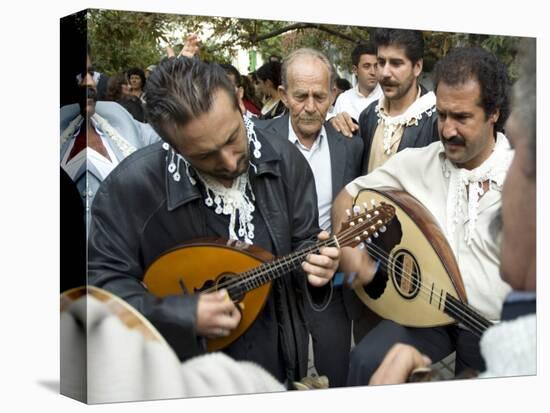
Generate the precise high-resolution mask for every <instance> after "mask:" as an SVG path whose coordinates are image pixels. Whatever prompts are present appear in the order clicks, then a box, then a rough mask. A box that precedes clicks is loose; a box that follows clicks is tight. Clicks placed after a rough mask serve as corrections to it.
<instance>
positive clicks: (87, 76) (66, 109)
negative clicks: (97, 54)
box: [60, 55, 159, 224]
mask: <svg viewBox="0 0 550 413" xmlns="http://www.w3.org/2000/svg"><path fill="white" fill-rule="evenodd" d="M78 78H79V79H80V83H79V85H78V86H79V87H78V102H79V103H74V104H71V105H66V106H63V107H62V108H61V110H60V120H61V128H60V129H61V130H60V133H61V167H62V168H63V169H64V170H65V172H67V174H68V175H69V176H70V177H71V179H72V180H73V181H74V182H75V184H76V186H77V189H78V192H79V194H80V196H81V198H82V201H83V202H84V206H85V211H86V222H87V224H89V222H90V208H91V205H92V201H93V199H94V197H95V194H96V193H97V190H98V187H99V185H100V183H101V182H102V181H103V180H104V179H105V178H106V177H107V176H108V175H109V173H111V171H112V170H113V169H114V168H115V167H116V166H117V165H118V164H119V163H120V162H121V161H122V160H123V159H124V158H125V157H126V156H128V155H130V154H131V153H132V152H134V151H135V150H136V149H138V148H141V147H143V146H146V145H149V144H151V143H153V142H156V141H158V140H159V137H158V135H157V134H156V133H155V131H154V130H153V128H151V127H150V126H149V125H147V124H145V123H141V122H138V121H136V120H135V119H134V118H133V117H132V115H130V113H128V112H127V111H126V109H124V108H123V107H122V106H120V105H119V104H118V103H115V102H103V101H102V102H97V101H96V100H97V91H96V84H95V82H94V79H93V71H92V69H91V63H90V58H89V55H88V56H87V57H86V70H85V71H83V73H82V74H80V76H79V77H78ZM75 100H76V97H75Z"/></svg>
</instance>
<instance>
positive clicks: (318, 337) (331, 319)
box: [305, 286, 351, 387]
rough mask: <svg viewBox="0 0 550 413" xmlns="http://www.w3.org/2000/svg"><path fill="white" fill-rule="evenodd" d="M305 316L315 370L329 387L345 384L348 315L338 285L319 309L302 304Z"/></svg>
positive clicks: (346, 374)
mask: <svg viewBox="0 0 550 413" xmlns="http://www.w3.org/2000/svg"><path fill="white" fill-rule="evenodd" d="M305 319H306V323H307V328H308V331H309V333H310V334H311V339H312V342H313V356H314V358H315V369H316V370H317V373H319V375H321V376H323V375H324V376H327V377H328V379H329V386H330V387H342V386H345V385H346V378H347V376H348V366H349V354H350V348H351V319H350V318H349V316H348V314H347V312H346V309H345V306H344V300H343V295H342V287H341V286H335V287H334V289H333V293H332V299H331V301H330V303H329V305H328V306H327V308H325V309H324V310H323V311H314V310H313V309H312V308H311V307H310V306H309V305H305Z"/></svg>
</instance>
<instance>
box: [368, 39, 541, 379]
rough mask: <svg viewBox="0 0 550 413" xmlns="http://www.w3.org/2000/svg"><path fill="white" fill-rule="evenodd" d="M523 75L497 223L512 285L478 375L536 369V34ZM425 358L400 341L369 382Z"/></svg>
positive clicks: (399, 375)
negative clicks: (510, 154)
mask: <svg viewBox="0 0 550 413" xmlns="http://www.w3.org/2000/svg"><path fill="white" fill-rule="evenodd" d="M519 57H520V58H521V60H520V61H521V67H520V72H521V73H520V77H519V79H518V80H517V82H516V83H515V84H514V88H513V95H512V96H513V109H512V113H511V114H510V118H509V119H508V122H507V124H506V130H507V131H508V137H509V138H510V142H511V143H512V144H513V146H514V150H515V154H514V159H513V161H512V164H511V166H510V169H509V171H508V174H507V175H506V180H505V182H504V186H503V192H502V210H501V212H500V214H499V215H498V216H497V217H496V219H495V222H494V224H496V225H495V226H494V229H495V236H497V233H498V235H501V236H502V238H501V246H500V256H501V266H500V273H501V276H502V278H503V279H504V280H505V281H506V282H508V283H509V284H510V285H511V286H512V287H513V288H514V291H512V292H511V293H510V295H508V296H507V298H506V302H505V303H504V306H503V311H502V320H503V322H501V323H499V324H498V325H495V326H493V327H491V328H489V329H488V330H487V331H486V332H485V333H484V334H483V337H482V338H481V350H482V354H483V357H484V359H485V361H486V367H487V369H486V370H485V371H484V372H483V373H482V374H481V375H480V377H504V376H520V375H533V374H536V372H537V342H536V341H537V335H536V295H535V291H536V286H537V271H536V270H537V268H536V266H537V259H536V258H537V236H536V235H537V234H536V232H537V231H536V229H537V228H536V227H537V225H536V221H537V220H536V216H537V213H536V212H537V211H536V204H537V168H536V163H537V162H536V161H537V152H536V123H537V122H536V47H535V40H534V39H524V40H523V43H522V44H521V49H520V54H519ZM427 364H429V362H428V363H427V360H426V359H425V357H423V355H422V354H421V353H420V352H419V351H418V350H417V349H415V348H414V347H412V346H410V345H406V344H396V345H395V346H394V347H393V348H392V350H390V351H389V352H388V354H387V356H386V357H385V359H384V362H383V363H382V365H381V366H380V367H379V368H378V369H377V371H376V373H375V374H374V375H373V377H372V379H371V383H370V384H397V383H403V382H404V381H405V380H406V379H407V378H408V377H409V376H410V374H411V373H412V371H413V370H414V369H415V368H418V367H426V366H427Z"/></svg>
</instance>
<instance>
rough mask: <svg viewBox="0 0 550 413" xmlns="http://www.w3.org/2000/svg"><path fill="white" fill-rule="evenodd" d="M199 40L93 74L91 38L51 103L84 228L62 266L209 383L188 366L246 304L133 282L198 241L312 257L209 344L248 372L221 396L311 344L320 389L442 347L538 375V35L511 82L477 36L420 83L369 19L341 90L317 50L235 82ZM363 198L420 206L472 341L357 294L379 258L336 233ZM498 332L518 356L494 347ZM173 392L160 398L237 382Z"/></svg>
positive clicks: (419, 43)
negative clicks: (82, 66) (453, 267)
mask: <svg viewBox="0 0 550 413" xmlns="http://www.w3.org/2000/svg"><path fill="white" fill-rule="evenodd" d="M199 50H200V42H199V39H198V38H197V37H196V36H194V35H191V36H189V37H188V38H187V39H186V42H185V44H184V47H183V48H182V50H181V52H180V53H179V54H178V55H177V56H176V54H175V53H174V51H173V50H172V49H171V48H168V49H167V55H168V56H167V57H166V58H164V59H163V60H161V61H160V62H158V63H157V64H155V65H154V67H148V68H147V70H146V71H144V70H142V69H140V68H132V69H129V70H128V71H127V72H126V73H123V74H118V75H114V76H110V77H109V79H108V80H107V79H105V78H104V76H102V75H101V74H98V73H97V72H94V70H93V67H92V61H93V51H91V50H89V49H88V51H87V55H88V56H87V57H88V58H87V65H86V70H83V71H82V73H81V74H80V75H78V77H77V79H76V81H77V82H78V85H79V87H80V89H79V90H80V96H81V98H80V99H79V101H78V103H75V104H73V105H66V106H63V107H62V108H61V127H60V135H61V168H62V174H63V175H64V176H65V177H66V178H65V179H64V180H63V181H62V182H69V184H67V185H68V186H70V182H73V183H74V186H75V191H74V197H73V199H76V200H78V201H75V202H74V203H78V202H81V205H80V206H79V208H80V210H81V211H82V212H81V214H80V215H81V218H82V219H81V221H82V222H83V223H84V222H85V230H84V231H81V234H83V235H81V236H82V237H85V239H86V242H84V245H87V254H86V255H85V256H84V257H83V259H86V258H87V268H86V266H84V267H85V269H84V270H82V268H83V267H82V265H81V266H80V267H78V269H77V270H76V271H86V276H87V282H88V283H89V284H90V285H93V286H95V287H97V288H99V289H102V290H105V291H107V292H109V293H110V294H113V295H114V296H116V297H118V298H119V299H122V300H124V302H126V303H127V304H129V305H130V306H131V307H132V308H134V309H135V310H137V312H138V313H139V314H140V315H141V316H144V317H145V319H146V320H147V321H148V322H149V323H151V325H152V328H153V329H155V330H156V331H157V332H158V333H159V334H160V335H161V336H162V337H163V340H165V346H164V347H163V351H166V352H171V353H173V355H175V356H173V355H171V356H170V357H172V358H173V359H174V363H182V364H181V366H180V367H181V369H183V370H184V371H185V372H186V375H184V376H182V377H181V378H180V379H181V380H183V381H185V380H192V378H193V377H198V376H199V375H201V377H202V380H206V378H205V377H206V376H207V375H209V374H212V375H213V376H212V377H214V376H215V375H216V374H220V373H219V372H220V368H219V367H218V368H216V367H215V362H214V361H213V362H212V364H209V363H208V362H207V360H208V359H204V358H201V360H203V361H204V362H201V363H190V361H193V360H195V359H196V358H199V357H203V355H204V354H205V353H206V352H207V345H208V341H209V340H215V339H220V338H224V337H228V336H230V335H231V334H232V332H233V331H234V330H235V329H236V328H237V326H238V325H239V323H240V322H241V320H242V319H243V318H244V314H243V312H244V311H245V310H246V309H245V308H243V304H242V302H240V300H239V299H236V298H235V296H234V294H233V292H232V291H230V287H229V286H230V283H225V284H224V283H221V284H220V287H219V288H217V289H214V290H212V289H209V290H205V291H202V292H200V293H197V294H188V293H185V290H186V288H185V283H186V274H185V273H184V274H181V275H178V276H181V278H180V282H181V286H182V290H183V291H182V293H179V294H169V295H166V296H164V297H159V296H157V295H155V294H153V293H152V292H150V291H149V289H148V288H147V286H146V285H145V283H144V277H145V274H146V272H147V270H148V269H149V268H150V267H151V265H153V264H154V263H155V261H156V260H157V259H158V258H159V257H161V256H162V255H163V254H166V253H167V252H168V251H172V250H174V249H176V248H178V247H181V246H182V245H186V244H188V243H190V242H194V241H195V240H198V239H204V238H207V237H208V238H218V239H225V240H227V245H228V246H232V247H236V246H238V247H239V248H240V249H241V250H243V251H247V249H250V248H253V247H254V248H255V247H258V248H261V250H263V251H267V252H269V253H270V254H272V255H273V256H276V257H282V256H289V255H290V254H293V253H295V252H296V251H301V250H306V251H307V253H304V254H303V256H302V258H301V260H300V264H299V265H298V266H297V267H291V266H290V265H289V266H288V271H284V272H285V274H284V275H282V276H280V277H277V278H275V279H273V281H271V283H272V285H271V288H270V290H269V292H268V294H267V296H266V299H265V302H263V303H262V308H261V310H260V311H259V314H258V316H257V318H256V319H255V320H254V322H253V323H252V324H251V326H250V328H248V329H247V330H246V331H245V332H244V333H243V334H242V335H240V336H239V337H237V338H235V340H234V341H232V342H231V343H230V344H229V345H227V346H225V347H224V348H223V349H221V351H222V352H223V353H224V354H225V355H224V356H223V357H227V360H228V361H227V362H224V363H225V364H224V368H225V369H227V371H226V370H224V374H230V372H231V371H232V370H231V369H234V377H233V379H234V380H237V381H239V380H242V383H243V386H235V387H234V392H242V391H245V390H243V389H244V388H247V387H246V386H245V384H246V383H249V382H251V378H252V377H262V380H263V381H262V383H265V386H259V387H254V388H253V387H250V388H253V389H256V390H257V391H269V390H272V391H280V390H281V389H293V388H299V386H296V385H294V383H296V382H300V381H302V382H304V379H306V378H307V375H308V352H309V340H310V339H311V342H312V349H313V359H314V363H315V368H316V370H317V372H318V374H319V375H321V376H326V378H327V379H328V385H329V387H343V386H357V385H368V384H384V383H401V382H404V381H406V380H407V378H408V377H409V376H410V375H411V373H412V372H413V371H414V370H415V369H417V368H419V367H426V366H428V365H430V364H432V363H435V362H437V361H440V360H442V359H444V358H445V357H447V356H448V355H449V354H451V353H453V352H454V353H455V354H456V358H455V360H456V361H455V370H454V373H455V374H456V375H457V376H458V375H460V374H461V373H462V372H463V371H465V370H467V369H473V370H475V371H477V372H479V373H481V376H484V377H489V376H495V375H496V376H502V375H521V374H534V372H535V371H536V357H535V356H536V348H535V347H534V345H535V343H534V341H535V338H536V331H535V328H536V325H535V315H534V314H535V307H534V303H535V295H534V291H535V288H536V245H535V240H536V235H535V231H536V221H535V219H536V214H535V206H536V169H535V160H536V146H535V140H536V128H535V113H536V110H535V81H534V79H535V77H534V76H535V52H534V47H533V45H532V44H530V43H529V42H525V43H524V44H523V54H521V53H520V54H519V57H518V59H520V62H521V65H522V68H523V69H522V73H521V77H520V80H519V81H517V82H516V84H515V86H514V88H513V93H511V91H512V89H511V82H510V80H509V78H508V74H507V72H508V70H507V67H506V66H505V65H504V64H503V63H502V62H500V61H499V60H498V58H497V57H496V56H495V55H493V54H492V53H491V52H489V51H487V50H485V49H483V48H481V47H460V48H456V49H451V50H450V51H449V52H448V53H447V54H446V55H445V56H444V57H443V58H441V60H440V61H439V62H438V63H437V64H436V66H435V68H434V71H433V90H427V89H426V88H425V87H424V86H423V85H422V84H421V83H420V81H419V79H420V77H421V75H422V72H423V56H424V39H423V34H422V32H420V31H416V30H404V29H377V30H376V31H375V33H374V36H373V38H372V43H369V44H360V45H358V46H357V47H356V48H355V49H354V50H353V52H352V56H351V61H352V68H351V71H352V73H353V75H354V86H352V85H350V84H349V83H348V84H346V82H345V81H344V80H343V79H341V78H339V77H338V74H337V72H336V70H335V67H334V65H333V63H332V62H331V61H330V59H329V58H328V57H327V56H325V55H324V54H323V53H322V52H320V51H318V50H315V49H311V48H301V49H298V50H295V51H293V52H292V53H290V54H289V55H288V56H285V57H284V58H283V59H281V61H279V59H270V60H269V61H268V62H267V63H265V64H264V65H262V66H261V67H259V68H258V69H257V70H256V71H254V72H253V73H250V74H249V75H243V74H241V73H239V71H238V70H237V69H236V68H235V67H234V66H232V65H230V64H218V63H215V62H204V61H201V60H200V59H199V58H198V52H199ZM105 83H106V86H104V84H105ZM100 84H102V88H104V90H103V91H102V92H100ZM511 95H513V96H511ZM511 111H512V115H510V113H511ZM67 177H68V178H70V179H68V178H67ZM518 188H519V189H518ZM363 189H384V190H387V189H392V190H398V191H404V192H406V193H408V194H410V195H412V196H413V197H414V198H416V199H417V200H418V201H419V202H420V203H421V204H422V205H423V206H424V208H425V209H427V210H428V211H429V212H430V213H431V215H432V216H433V218H434V220H435V223H436V224H437V225H438V226H439V227H440V229H441V231H442V233H443V234H444V237H445V239H446V242H447V243H448V245H449V247H450V252H451V254H452V255H454V258H455V259H456V263H457V265H458V268H459V270H460V274H461V278H462V282H463V285H464V292H465V296H466V297H467V300H468V305H470V306H471V307H473V308H474V309H475V310H476V311H477V312H479V314H481V315H482V316H483V317H484V318H486V319H487V320H489V321H490V323H491V324H493V325H494V326H492V327H490V328H489V329H488V330H487V331H486V332H485V333H484V334H483V335H482V336H481V338H480V337H479V335H478V334H475V332H472V331H470V329H468V327H467V326H464V325H462V324H460V323H451V324H447V325H443V326H441V325H437V326H435V325H434V326H432V327H428V328H421V327H410V326H405V325H402V324H399V323H398V322H396V321H392V320H390V319H382V318H380V317H379V316H378V315H377V314H375V313H373V312H372V311H371V310H370V309H368V308H367V307H366V306H365V304H363V302H362V301H361V300H359V298H358V296H357V294H356V292H355V291H354V289H367V288H369V284H370V283H371V282H372V281H373V279H374V278H375V277H376V274H377V273H379V272H381V271H386V272H387V271H388V269H387V268H384V264H383V263H382V264H381V263H380V259H377V258H379V257H377V256H376V255H375V254H373V252H372V249H369V248H368V245H367V244H363V243H361V244H360V245H359V246H357V247H354V248H352V247H340V246H339V245H338V243H337V242H334V241H333V239H334V238H332V237H333V236H334V235H335V234H338V233H339V231H340V229H341V228H343V227H344V226H345V225H346V224H345V223H346V221H347V220H348V217H349V215H350V211H353V210H354V199H355V198H356V196H357V195H358V193H359V192H360V191H361V190H363ZM74 203H73V204H74ZM62 208H68V206H67V205H65V206H62ZM74 208H75V209H76V208H77V206H74ZM516 214H520V215H521V216H522V218H521V219H517V218H516ZM352 215H353V214H352ZM77 220H78V214H77ZM519 221H521V222H522V224H521V225H522V228H521V230H519V231H518V230H517V228H516V226H517V225H520V224H519ZM499 223H500V225H499ZM76 226H78V225H77V224H75V225H74V226H70V227H71V229H74V228H75V227H76ZM65 239H67V237H65ZM62 241H63V234H62ZM69 242H72V241H69ZM74 245H78V243H75V244H74ZM250 251H251V252H250V254H252V251H253V250H252V249H251V250H250ZM215 259H216V257H211V258H209V259H208V260H207V261H205V262H204V263H203V264H202V265H204V266H209V265H210V264H211V263H210V262H208V261H210V260H215ZM62 271H63V273H62V277H63V279H62V290H63V291H65V290H69V289H70V288H71V287H78V286H79V281H77V280H80V279H81V278H76V277H75V278H74V281H73V280H71V277H72V274H71V273H70V271H75V270H74V268H73V269H70V268H69V267H67V268H62ZM226 271H229V269H227V270H226ZM522 290H527V291H529V293H525V292H520V291H522ZM518 303H520V304H521V305H518ZM94 305H95V304H94ZM510 307H513V308H514V310H513V311H511V313H512V315H509V314H508V313H506V309H507V308H510ZM518 308H520V310H517V309H518ZM503 309H504V310H505V313H506V314H505V313H503ZM70 313H71V314H73V316H74V317H77V316H75V314H79V313H78V311H77V310H74V309H73V310H72V312H70ZM79 317H81V315H80V316H79ZM508 319H513V320H512V321H506V322H504V321H503V320H508ZM80 324H81V323H80ZM80 324H79V323H68V324H67V326H68V327H66V328H78V325H80ZM73 336H75V337H76V336H77V335H75V334H73V335H69V337H73ZM125 337H126V336H125ZM130 337H135V336H127V337H126V339H127V340H132V338H130ZM506 337H510V338H511V337H513V341H514V346H515V348H520V349H521V352H520V353H517V352H515V353H510V354H508V355H506V356H505V355H503V353H505V352H506V349H505V348H504V347H503V346H506V345H504V344H503V342H505V341H507V340H503V338H506ZM134 339H135V338H134ZM118 344H119V345H120V343H118ZM508 346H511V344H510V345H508ZM70 348H71V346H70V345H67V346H66V351H70ZM220 357H221V356H220ZM514 357H516V358H514ZM178 359H179V361H176V360H178ZM505 359H506V360H505ZM212 360H217V359H215V358H213V359H212ZM223 360H226V359H223ZM229 360H230V362H229ZM136 363H145V362H144V361H143V360H136ZM218 363H219V360H218ZM239 363H247V364H239ZM250 363H251V364H250ZM109 364H110V365H111V366H113V365H116V357H115V358H114V359H113V360H110V362H109ZM243 366H246V368H244V367H243ZM105 368H109V366H106V367H105ZM148 368H150V369H151V371H153V372H154V371H156V369H155V367H153V366H150V363H148ZM210 368H211V369H212V370H211V371H210V373H209V372H208V371H207V370H206V369H210ZM192 372H196V373H197V375H195V376H194V375H193V373H192ZM483 372H485V373H483ZM143 375H144V376H147V372H146V371H143ZM154 377H157V375H156V374H154ZM158 377H159V380H162V378H160V375H158ZM272 378H273V379H274V380H271V379H272ZM108 379H109V378H108V376H107V378H105V380H108ZM144 380H145V378H144ZM147 380H149V381H150V377H149V378H148V379H147ZM99 381H100V382H101V383H102V387H101V388H103V389H106V388H108V387H109V386H108V382H107V383H106V382H105V381H101V380H99ZM138 381H139V380H138ZM206 381H207V380H206ZM306 381H307V380H306ZM143 383H144V382H141V383H138V382H136V384H135V386H136V388H142V387H147V386H144V384H143ZM148 383H149V382H148ZM148 385H151V384H150V383H149V384H148ZM213 386H214V385H213ZM185 388H186V387H185V386H183V385H182V386H181V387H178V390H177V391H176V392H175V393H174V395H173V397H180V396H186V395H196V394H216V391H217V390H218V391H219V393H218V394H226V393H228V392H232V390H228V388H227V387H219V388H214V387H210V388H208V386H205V387H204V388H201V391H202V392H203V393H200V392H199V393H193V392H188V393H186V392H185V390H182V389H185ZM62 390H63V386H62ZM69 393H70V392H69ZM108 393H109V397H108V398H106V399H108V400H111V401H116V400H117V397H116V395H115V396H113V392H112V391H110V392H108ZM130 393H131V394H132V397H136V398H140V397H143V398H147V397H154V396H152V395H154V392H153V393H151V392H149V393H147V392H143V393H142V394H141V395H140V393H139V391H136V392H130ZM94 397H96V399H95V400H101V394H99V395H98V394H97V393H96V394H95V396H94ZM125 397H126V396H125ZM162 397H166V395H165V394H164V393H163V394H162ZM168 397H170V396H168Z"/></svg>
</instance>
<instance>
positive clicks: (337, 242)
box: [143, 203, 395, 351]
mask: <svg viewBox="0 0 550 413" xmlns="http://www.w3.org/2000/svg"><path fill="white" fill-rule="evenodd" d="M394 212H395V211H394V207H393V206H390V205H388V204H385V203H382V204H380V205H378V206H374V207H373V208H372V209H370V210H368V211H367V210H365V211H363V212H362V213H357V214H356V215H355V216H353V217H350V218H349V220H348V221H346V222H345V223H344V224H343V225H342V229H341V230H340V232H339V233H338V234H337V235H334V236H333V237H331V238H329V239H328V240H325V241H320V242H317V243H315V244H314V245H312V246H311V247H307V248H305V249H302V250H299V251H296V252H294V253H292V254H289V255H286V256H284V257H282V258H276V259H274V257H273V256H272V255H271V254H270V253H268V252H267V251H264V250H262V249H261V248H258V247H256V246H254V245H249V244H245V243H242V242H238V241H237V242H236V241H220V240H196V241H193V242H190V243H186V244H184V245H182V246H179V247H177V248H175V249H173V250H170V251H168V252H167V253H165V254H163V255H161V256H160V257H159V258H157V259H156V260H155V261H154V262H153V264H151V266H150V267H149V268H148V269H147V271H146V272H145V277H144V279H143V283H144V285H145V286H146V287H147V289H148V290H149V291H150V292H151V293H152V294H154V295H156V296H158V297H166V296H168V295H174V294H201V293H209V292H213V291H216V290H219V289H222V288H225V289H226V290H227V292H228V294H229V297H230V298H231V300H233V302H235V303H242V305H241V306H240V308H241V313H242V317H241V321H240V323H239V325H238V326H237V328H236V329H234V330H233V331H231V333H230V335H229V336H227V337H221V338H216V339H208V340H207V349H208V351H216V350H220V349H222V348H224V347H227V346H228V345H229V344H231V343H232V342H233V341H235V340H236V339H237V338H238V337H240V336H241V335H242V334H243V333H244V332H245V331H246V330H248V328H249V327H250V326H251V325H252V323H254V320H256V318H257V316H258V314H259V313H260V311H261V310H262V308H263V306H264V304H265V302H266V300H267V296H268V295H269V291H270V288H271V281H272V280H274V279H276V278H279V277H281V276H283V275H284V274H286V273H288V272H290V271H292V270H295V269H297V268H299V267H300V265H301V263H302V262H303V261H304V260H305V257H306V256H307V255H308V254H311V253H314V254H317V253H319V249H320V248H322V247H345V246H352V247H353V246H356V245H358V244H360V243H361V242H363V241H365V240H367V239H368V238H369V237H371V235H374V234H376V235H378V232H379V231H380V232H383V231H384V230H385V225H386V224H387V223H388V222H389V221H390V220H391V219H392V217H393V215H394Z"/></svg>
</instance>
